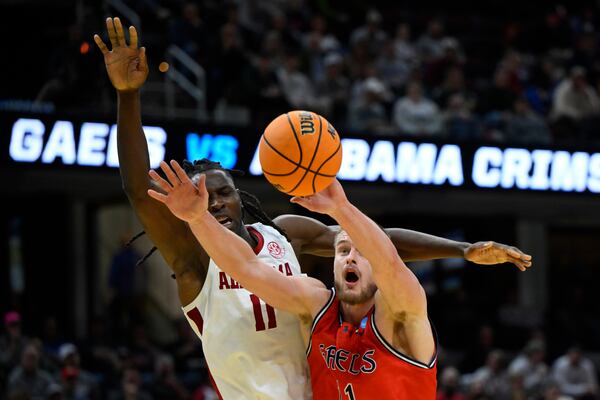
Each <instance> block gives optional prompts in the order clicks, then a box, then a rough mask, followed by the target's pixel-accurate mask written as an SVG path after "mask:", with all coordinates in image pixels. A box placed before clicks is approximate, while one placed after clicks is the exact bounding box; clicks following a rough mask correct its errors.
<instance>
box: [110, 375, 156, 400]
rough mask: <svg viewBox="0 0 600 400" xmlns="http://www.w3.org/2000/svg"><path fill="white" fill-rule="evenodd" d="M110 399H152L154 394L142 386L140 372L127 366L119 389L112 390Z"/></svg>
mask: <svg viewBox="0 0 600 400" xmlns="http://www.w3.org/2000/svg"><path fill="white" fill-rule="evenodd" d="M108 400H152V396H150V394H148V392H147V391H145V390H144V389H143V388H142V378H141V376H140V373H139V372H138V371H137V370H136V369H134V368H126V369H125V370H124V371H123V374H122V379H121V385H120V387H119V389H117V390H114V391H112V392H111V393H110V394H109V396H108Z"/></svg>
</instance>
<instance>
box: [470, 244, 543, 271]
mask: <svg viewBox="0 0 600 400" xmlns="http://www.w3.org/2000/svg"><path fill="white" fill-rule="evenodd" d="M464 257H465V259H466V260H469V261H471V262H473V263H476V264H483V265H492V264H502V263H505V262H509V263H512V264H514V265H515V266H516V267H517V268H519V269H520V270H521V271H525V270H527V269H528V268H530V267H531V265H532V264H531V256H530V255H529V254H525V253H523V252H522V251H521V250H519V249H517V248H516V247H512V246H507V245H505V244H502V243H496V242H477V243H473V244H472V245H470V246H469V247H467V248H466V249H465V251H464Z"/></svg>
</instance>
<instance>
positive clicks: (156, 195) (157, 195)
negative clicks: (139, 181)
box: [148, 189, 167, 203]
mask: <svg viewBox="0 0 600 400" xmlns="http://www.w3.org/2000/svg"><path fill="white" fill-rule="evenodd" d="M148 196H150V197H152V198H153V199H155V200H158V201H160V202H161V203H166V202H167V196H165V195H164V194H162V193H158V192H157V191H156V190H153V189H148Z"/></svg>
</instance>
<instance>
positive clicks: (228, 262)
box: [148, 161, 329, 317]
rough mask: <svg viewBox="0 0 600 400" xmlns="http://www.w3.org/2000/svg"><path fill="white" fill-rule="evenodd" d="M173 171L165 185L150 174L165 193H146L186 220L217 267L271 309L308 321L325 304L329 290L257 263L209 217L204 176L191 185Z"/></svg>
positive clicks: (178, 170)
mask: <svg viewBox="0 0 600 400" xmlns="http://www.w3.org/2000/svg"><path fill="white" fill-rule="evenodd" d="M167 168H168V169H167ZM171 168H172V169H171ZM171 168H169V167H168V166H163V170H165V173H166V175H167V178H168V181H167V180H165V179H163V178H161V177H160V176H159V175H158V174H157V173H156V172H154V171H150V176H151V177H152V179H154V180H155V181H156V182H157V183H158V184H159V186H160V187H161V189H162V192H164V194H163V193H159V192H157V191H155V190H152V189H150V190H148V194H149V195H150V196H151V197H152V198H154V199H156V200H158V201H159V202H160V203H163V204H165V205H166V206H167V207H168V208H169V210H170V211H171V212H172V213H173V214H174V215H175V216H176V217H177V218H180V219H182V220H183V221H186V222H187V223H188V224H189V227H190V229H191V231H192V232H193V234H194V236H195V237H196V239H198V241H199V242H200V244H201V245H202V247H203V248H204V249H205V250H206V251H207V252H208V254H209V255H210V257H211V258H212V259H213V260H214V261H215V263H216V264H217V265H219V268H221V269H222V270H223V271H224V272H225V273H227V274H229V275H230V276H232V277H233V278H234V279H235V280H237V281H238V282H239V283H241V284H242V285H243V286H244V288H246V289H247V290H249V291H250V292H252V293H254V294H256V295H257V296H259V297H260V298H262V299H263V300H264V301H265V302H267V303H269V304H270V305H272V306H273V307H275V308H279V309H282V310H285V311H289V312H292V313H295V314H298V315H300V316H305V317H309V316H312V314H313V312H314V309H315V308H316V307H317V306H320V305H322V304H323V303H324V302H325V301H326V299H327V296H328V293H329V291H328V290H327V289H326V288H325V286H324V285H323V284H322V283H321V282H319V281H317V280H316V279H312V278H307V277H303V276H300V277H287V276H285V275H283V274H281V273H280V272H278V271H277V270H276V269H275V268H273V267H272V266H270V265H267V264H265V263H263V262H262V261H260V260H259V259H258V258H257V257H256V255H255V254H254V252H253V251H252V249H251V248H250V246H249V245H248V243H247V242H246V241H244V240H243V239H242V238H241V237H239V236H238V235H236V234H235V233H233V232H232V231H230V230H228V229H226V228H225V227H223V226H222V225H221V224H220V223H219V222H218V221H217V220H216V219H215V218H214V217H213V216H212V215H211V214H210V213H209V212H207V208H208V192H207V191H206V186H205V180H206V176H205V175H201V176H200V179H199V180H198V182H197V185H194V184H193V182H192V181H191V180H190V178H189V177H188V176H187V175H186V173H185V171H184V170H183V169H182V168H181V166H180V165H179V164H178V163H177V162H176V161H171Z"/></svg>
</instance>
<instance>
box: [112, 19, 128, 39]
mask: <svg viewBox="0 0 600 400" xmlns="http://www.w3.org/2000/svg"><path fill="white" fill-rule="evenodd" d="M114 23H115V31H116V32H117V42H118V43H119V46H126V43H125V33H124V32H123V24H121V20H120V19H119V18H118V17H117V18H115V19H114Z"/></svg>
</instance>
